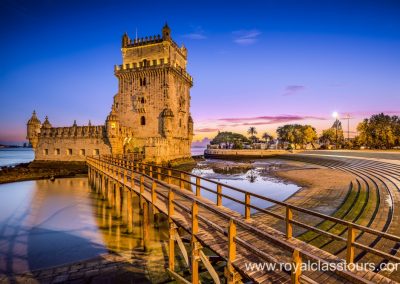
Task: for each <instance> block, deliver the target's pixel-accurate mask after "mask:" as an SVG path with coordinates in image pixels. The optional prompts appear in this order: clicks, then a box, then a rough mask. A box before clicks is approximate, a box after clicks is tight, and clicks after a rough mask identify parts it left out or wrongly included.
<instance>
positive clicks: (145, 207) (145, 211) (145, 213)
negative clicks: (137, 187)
mask: <svg viewBox="0 0 400 284" xmlns="http://www.w3.org/2000/svg"><path fill="white" fill-rule="evenodd" d="M142 242H143V250H144V251H148V250H149V243H148V242H149V205H148V203H147V201H144V202H143V236H142Z"/></svg>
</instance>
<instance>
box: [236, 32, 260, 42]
mask: <svg viewBox="0 0 400 284" xmlns="http://www.w3.org/2000/svg"><path fill="white" fill-rule="evenodd" d="M232 34H233V37H234V39H233V41H234V42H235V43H237V44H239V45H251V44H254V43H256V42H257V41H258V36H259V35H261V32H260V31H259V30H238V31H234V32H232Z"/></svg>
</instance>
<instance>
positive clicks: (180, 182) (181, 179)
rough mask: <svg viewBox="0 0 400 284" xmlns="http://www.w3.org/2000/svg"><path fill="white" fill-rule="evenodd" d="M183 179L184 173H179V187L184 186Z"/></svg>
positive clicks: (182, 187)
mask: <svg viewBox="0 0 400 284" xmlns="http://www.w3.org/2000/svg"><path fill="white" fill-rule="evenodd" d="M184 180H185V175H184V173H181V178H180V180H179V185H180V188H181V189H184V188H185V183H184Z"/></svg>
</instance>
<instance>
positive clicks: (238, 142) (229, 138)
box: [210, 131, 249, 149]
mask: <svg viewBox="0 0 400 284" xmlns="http://www.w3.org/2000/svg"><path fill="white" fill-rule="evenodd" d="M243 142H249V139H248V138H247V137H246V136H244V135H242V134H239V133H234V132H227V131H225V132H219V133H218V134H217V136H215V137H214V139H213V140H211V142H210V144H211V145H220V146H222V145H225V146H227V147H228V148H234V149H240V148H242V147H243V146H242V144H243Z"/></svg>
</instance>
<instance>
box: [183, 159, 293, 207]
mask: <svg viewBox="0 0 400 284" xmlns="http://www.w3.org/2000/svg"><path fill="white" fill-rule="evenodd" d="M285 166H286V165H285V164H284V163H282V162H280V161H278V160H271V159H269V160H257V161H256V162H253V161H225V160H212V159H209V160H205V161H202V162H199V163H198V164H197V165H196V166H194V167H192V168H185V170H190V171H191V172H192V173H193V174H196V175H199V176H201V177H204V178H207V179H211V180H214V181H217V182H220V183H222V184H226V185H230V186H234V187H237V188H240V189H244V190H246V191H249V192H252V193H256V194H259V195H262V196H266V197H269V198H272V199H275V200H279V201H283V200H285V199H287V198H288V197H290V196H291V195H292V194H294V193H295V192H296V191H298V190H299V187H298V186H297V185H295V184H290V183H286V182H283V181H281V180H278V179H276V178H274V177H272V175H271V172H272V171H274V170H277V169H282V168H283V167H285ZM191 181H192V182H193V183H195V182H196V180H195V178H192V179H191ZM202 185H203V186H205V187H206V188H209V189H211V190H213V191H214V192H216V185H215V184H214V183H211V182H206V181H202ZM195 188H196V187H195V186H192V190H193V191H195ZM222 192H223V193H224V194H227V195H229V196H231V197H234V198H236V199H239V200H242V201H244V198H245V196H244V194H243V193H240V192H237V191H234V190H232V189H229V188H225V187H223V189H222ZM201 194H202V196H204V197H206V198H208V199H210V200H213V201H214V202H216V195H215V194H214V193H212V192H209V191H206V190H203V191H202V193H201ZM251 203H252V205H255V206H257V207H260V208H267V207H270V206H271V205H273V204H272V203H270V202H266V201H264V200H261V199H258V198H254V197H252V200H251ZM222 204H223V205H224V206H226V207H229V208H231V209H233V210H236V211H238V212H240V213H242V214H244V205H241V204H238V203H236V202H235V201H232V200H230V199H227V198H223V199H222ZM254 212H255V210H253V209H252V210H251V213H254Z"/></svg>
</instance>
